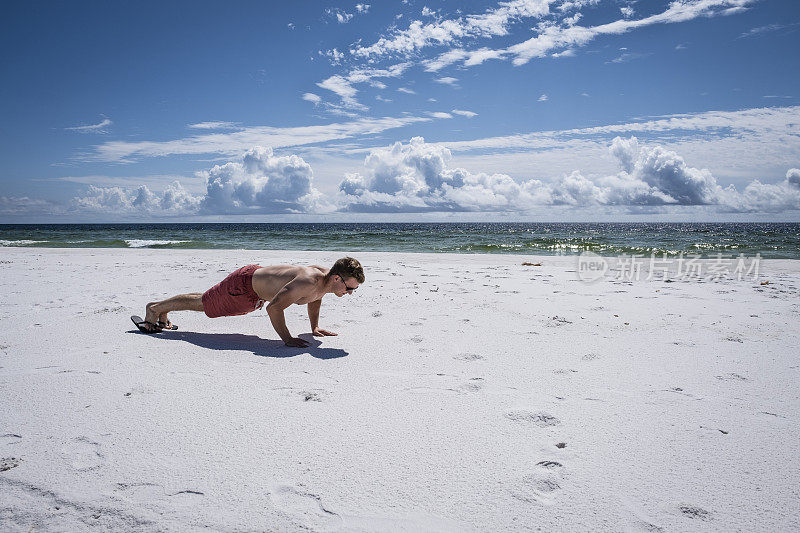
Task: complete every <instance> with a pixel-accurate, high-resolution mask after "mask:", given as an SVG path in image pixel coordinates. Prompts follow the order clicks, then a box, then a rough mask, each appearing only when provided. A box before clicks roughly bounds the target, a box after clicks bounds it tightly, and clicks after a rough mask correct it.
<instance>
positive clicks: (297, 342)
mask: <svg viewBox="0 0 800 533" xmlns="http://www.w3.org/2000/svg"><path fill="white" fill-rule="evenodd" d="M284 344H285V345H286V346H291V347H293V348H305V347H307V346H308V341H304V340H303V339H298V338H297V337H292V338H291V339H289V340H288V341H284Z"/></svg>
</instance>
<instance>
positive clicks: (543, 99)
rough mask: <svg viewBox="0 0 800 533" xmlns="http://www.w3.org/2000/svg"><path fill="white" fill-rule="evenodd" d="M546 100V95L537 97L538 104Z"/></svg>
mask: <svg viewBox="0 0 800 533" xmlns="http://www.w3.org/2000/svg"><path fill="white" fill-rule="evenodd" d="M547 100H549V98H548V97H547V95H546V94H542V95H541V96H540V97H539V102H546V101H547Z"/></svg>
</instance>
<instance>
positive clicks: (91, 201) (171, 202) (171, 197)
mask: <svg viewBox="0 0 800 533" xmlns="http://www.w3.org/2000/svg"><path fill="white" fill-rule="evenodd" d="M200 201H201V199H200V197H198V196H193V195H191V194H189V193H188V192H187V191H186V190H185V189H184V188H183V187H182V186H181V184H180V183H179V182H178V181H175V182H173V183H171V184H169V185H167V186H166V188H165V189H164V192H163V193H162V194H161V196H159V195H157V194H155V193H154V192H152V191H151V190H150V189H149V188H148V187H147V185H140V186H138V187H137V188H135V189H130V188H124V187H96V186H94V185H90V186H89V189H88V191H87V193H86V195H85V196H81V197H76V198H73V199H72V202H71V208H70V211H72V212H79V213H87V212H88V213H103V214H110V215H131V214H153V215H157V216H169V215H187V214H194V213H195V212H196V211H197V209H198V207H199V206H200Z"/></svg>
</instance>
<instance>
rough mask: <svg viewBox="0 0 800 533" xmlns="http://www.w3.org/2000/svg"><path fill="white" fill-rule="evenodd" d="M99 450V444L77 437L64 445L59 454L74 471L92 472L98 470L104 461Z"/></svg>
mask: <svg viewBox="0 0 800 533" xmlns="http://www.w3.org/2000/svg"><path fill="white" fill-rule="evenodd" d="M100 448H101V447H100V444H99V443H97V442H94V441H91V440H89V439H87V438H86V437H78V438H76V439H72V440H71V441H70V442H69V443H67V444H66V445H64V446H63V447H62V448H61V454H62V455H63V456H64V459H66V461H67V462H68V463H69V464H70V465H72V468H74V469H75V470H79V471H84V470H93V469H95V468H99V467H100V466H101V465H102V464H103V461H104V459H105V457H104V456H103V454H102V453H101V451H100Z"/></svg>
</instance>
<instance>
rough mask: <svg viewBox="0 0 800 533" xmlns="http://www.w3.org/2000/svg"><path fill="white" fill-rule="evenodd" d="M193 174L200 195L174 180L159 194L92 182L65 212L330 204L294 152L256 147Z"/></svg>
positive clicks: (302, 209) (193, 211) (272, 209)
mask: <svg viewBox="0 0 800 533" xmlns="http://www.w3.org/2000/svg"><path fill="white" fill-rule="evenodd" d="M198 175H199V176H200V177H202V178H204V179H205V181H206V188H205V189H206V190H205V193H204V194H202V195H193V194H191V193H189V192H188V191H186V189H184V188H183V187H182V186H181V184H180V183H179V182H178V181H175V182H173V183H171V184H169V185H168V186H167V187H166V188H164V190H163V191H162V192H161V193H156V192H153V191H152V190H151V189H150V188H149V187H147V185H139V186H138V187H135V188H130V187H121V186H114V187H97V186H94V185H90V186H89V188H88V190H87V192H86V193H85V194H84V195H83V196H80V197H76V198H74V199H73V200H72V205H71V211H73V212H83V213H85V212H89V213H104V214H113V215H123V216H130V215H137V214H139V215H151V216H173V215H221V214H273V213H275V214H277V213H306V212H313V213H325V212H329V211H331V210H332V209H333V208H332V206H331V205H330V204H328V203H327V202H325V201H324V200H323V199H322V195H321V194H320V192H319V191H318V190H317V189H316V188H315V187H314V185H313V179H314V178H313V171H312V169H311V166H310V165H309V164H308V163H307V162H306V161H305V160H303V159H302V158H301V157H298V156H297V155H294V154H291V155H286V156H277V155H275V154H274V153H273V151H272V149H271V148H265V147H261V146H256V147H254V148H252V149H250V150H248V151H247V152H246V153H245V154H244V156H243V157H242V158H241V159H239V160H236V161H229V162H227V163H225V164H222V165H215V166H213V167H212V168H210V169H209V170H206V171H201V172H199V173H198Z"/></svg>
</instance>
